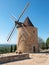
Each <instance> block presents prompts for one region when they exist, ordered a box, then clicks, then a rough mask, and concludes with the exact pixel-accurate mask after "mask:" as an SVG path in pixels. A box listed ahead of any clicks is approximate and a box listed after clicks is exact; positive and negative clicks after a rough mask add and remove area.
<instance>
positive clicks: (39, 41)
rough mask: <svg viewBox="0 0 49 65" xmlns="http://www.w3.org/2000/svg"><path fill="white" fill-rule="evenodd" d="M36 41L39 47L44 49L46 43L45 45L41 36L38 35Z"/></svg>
mask: <svg viewBox="0 0 49 65" xmlns="http://www.w3.org/2000/svg"><path fill="white" fill-rule="evenodd" d="M38 43H39V47H40V48H41V49H45V47H46V45H45V42H44V40H43V39H42V38H40V37H39V38H38Z"/></svg>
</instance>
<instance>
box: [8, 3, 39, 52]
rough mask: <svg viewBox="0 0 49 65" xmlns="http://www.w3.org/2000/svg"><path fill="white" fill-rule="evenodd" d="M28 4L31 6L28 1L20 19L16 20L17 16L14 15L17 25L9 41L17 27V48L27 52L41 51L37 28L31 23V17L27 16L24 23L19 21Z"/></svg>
mask: <svg viewBox="0 0 49 65" xmlns="http://www.w3.org/2000/svg"><path fill="white" fill-rule="evenodd" d="M28 6H29V3H27V5H26V7H25V8H24V10H23V11H22V13H21V15H20V16H19V18H18V20H16V18H15V17H14V16H12V18H13V19H15V21H14V22H15V26H14V28H13V30H12V32H11V34H10V35H9V37H8V39H7V41H9V39H10V38H11V36H12V33H13V32H14V30H15V28H17V29H18V45H17V50H18V51H21V52H25V53H26V52H29V53H30V52H38V51H39V45H38V35H37V28H36V27H34V25H33V24H32V23H31V21H30V19H29V17H27V18H26V20H25V21H24V22H23V23H22V22H19V20H20V18H21V17H22V15H23V14H24V12H25V11H26V9H27V8H28Z"/></svg>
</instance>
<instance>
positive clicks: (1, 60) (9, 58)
mask: <svg viewBox="0 0 49 65" xmlns="http://www.w3.org/2000/svg"><path fill="white" fill-rule="evenodd" d="M28 58H29V54H26V53H25V54H18V55H17V54H16V55H15V54H14V55H9V56H4V57H0V63H7V62H12V61H18V60H23V59H28Z"/></svg>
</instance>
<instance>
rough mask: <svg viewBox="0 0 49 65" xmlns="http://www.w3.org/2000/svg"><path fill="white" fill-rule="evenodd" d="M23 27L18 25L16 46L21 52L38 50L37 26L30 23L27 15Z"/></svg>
mask: <svg viewBox="0 0 49 65" xmlns="http://www.w3.org/2000/svg"><path fill="white" fill-rule="evenodd" d="M23 24H24V29H23V27H22V26H18V47H17V50H19V51H21V52H38V51H39V45H38V34H37V28H36V27H34V25H33V24H32V23H31V21H30V19H29V17H27V18H26V19H25V21H24V23H23Z"/></svg>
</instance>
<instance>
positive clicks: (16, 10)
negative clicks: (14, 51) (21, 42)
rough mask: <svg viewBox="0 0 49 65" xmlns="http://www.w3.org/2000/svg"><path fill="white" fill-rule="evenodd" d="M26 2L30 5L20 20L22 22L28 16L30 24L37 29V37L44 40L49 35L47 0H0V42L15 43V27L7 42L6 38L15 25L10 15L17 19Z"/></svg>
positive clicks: (48, 7) (16, 32)
mask: <svg viewBox="0 0 49 65" xmlns="http://www.w3.org/2000/svg"><path fill="white" fill-rule="evenodd" d="M28 2H30V5H29V7H28V8H27V10H26V11H25V13H24V14H23V16H22V17H21V19H20V21H22V22H24V20H25V18H26V17H27V16H28V17H29V18H30V20H31V22H32V24H34V26H35V27H37V29H38V37H41V38H42V39H43V40H44V41H46V39H47V38H48V37H49V0H0V44H5V43H7V44H9V43H17V40H18V29H17V28H16V29H15V31H14V32H13V34H12V37H11V40H10V41H9V42H7V38H8V36H9V34H10V32H11V30H12V28H13V27H14V25H15V22H14V21H13V19H12V16H15V17H16V20H18V17H19V15H20V14H21V12H22V10H23V9H24V7H25V5H26V4H27V3H28Z"/></svg>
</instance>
